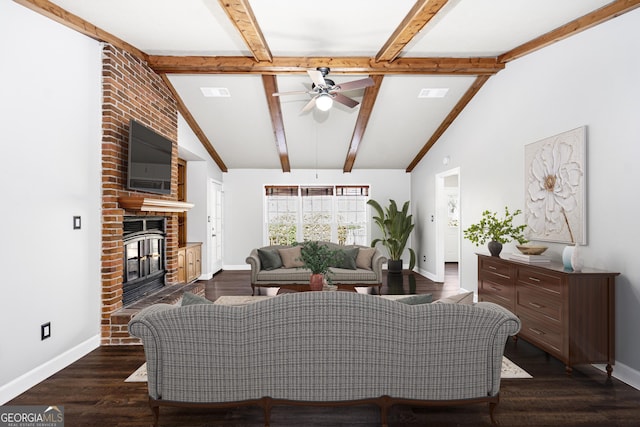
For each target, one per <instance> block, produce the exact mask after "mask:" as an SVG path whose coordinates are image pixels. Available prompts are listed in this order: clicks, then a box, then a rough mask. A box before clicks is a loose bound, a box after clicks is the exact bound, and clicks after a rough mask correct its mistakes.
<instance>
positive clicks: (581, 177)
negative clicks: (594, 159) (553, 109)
mask: <svg viewBox="0 0 640 427" xmlns="http://www.w3.org/2000/svg"><path fill="white" fill-rule="evenodd" d="M585 151H586V126H582V127H579V128H577V129H573V130H570V131H567V132H563V133H561V134H559V135H555V136H552V137H549V138H545V139H543V140H541V141H538V142H534V143H531V144H528V145H526V146H525V150H524V158H525V223H526V224H527V225H528V230H527V234H526V236H527V238H528V239H529V240H543V241H549V242H560V243H579V244H581V245H584V244H586V243H587V236H586V206H585V204H586V201H585V195H586V192H585V165H586V163H585Z"/></svg>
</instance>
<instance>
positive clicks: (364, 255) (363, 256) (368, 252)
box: [356, 248, 376, 270]
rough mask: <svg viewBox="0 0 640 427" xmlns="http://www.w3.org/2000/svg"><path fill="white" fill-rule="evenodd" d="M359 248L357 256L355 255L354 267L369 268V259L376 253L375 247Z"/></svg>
mask: <svg viewBox="0 0 640 427" xmlns="http://www.w3.org/2000/svg"><path fill="white" fill-rule="evenodd" d="M359 249H360V250H359V251H358V256H357V257H356V267H358V268H364V269H365V270H371V260H372V259H373V254H375V253H376V248H359Z"/></svg>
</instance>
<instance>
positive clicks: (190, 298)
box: [182, 292, 213, 307]
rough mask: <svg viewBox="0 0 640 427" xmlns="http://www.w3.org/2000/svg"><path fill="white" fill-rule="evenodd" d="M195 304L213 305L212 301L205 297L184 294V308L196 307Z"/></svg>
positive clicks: (189, 293)
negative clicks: (187, 306) (186, 306)
mask: <svg viewBox="0 0 640 427" xmlns="http://www.w3.org/2000/svg"><path fill="white" fill-rule="evenodd" d="M194 304H213V302H212V301H209V300H208V299H206V298H205V297H201V296H200V295H196V294H193V293H191V292H185V293H184V294H182V306H183V307H184V306H185V305H194Z"/></svg>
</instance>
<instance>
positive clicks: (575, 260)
mask: <svg viewBox="0 0 640 427" xmlns="http://www.w3.org/2000/svg"><path fill="white" fill-rule="evenodd" d="M581 252H582V250H581V249H580V245H579V244H577V243H576V246H575V247H574V248H573V253H572V254H571V268H573V271H581V270H582V267H583V266H584V263H583V262H582V253H581Z"/></svg>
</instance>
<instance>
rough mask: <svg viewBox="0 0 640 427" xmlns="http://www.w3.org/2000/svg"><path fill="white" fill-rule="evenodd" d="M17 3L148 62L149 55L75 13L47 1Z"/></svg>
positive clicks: (20, 0)
mask: <svg viewBox="0 0 640 427" xmlns="http://www.w3.org/2000/svg"><path fill="white" fill-rule="evenodd" d="M14 1H15V2H16V3H18V4H20V5H22V6H24V7H26V8H29V9H31V10H33V11H34V12H37V13H39V14H41V15H44V16H46V17H47V18H49V19H52V20H54V21H56V22H57V23H59V24H62V25H64V26H66V27H69V28H71V29H73V30H75V31H77V32H79V33H81V34H84V35H85V36H87V37H91V38H92V39H94V40H98V41H100V42H106V43H109V44H111V45H113V46H115V47H117V48H120V49H122V50H125V51H127V52H129V53H130V54H132V55H133V56H135V57H137V58H139V59H142V60H143V61H147V59H148V55H147V54H146V53H144V52H143V51H141V50H140V49H138V48H136V47H135V46H132V45H130V44H129V43H127V42H125V41H124V40H122V39H120V38H118V37H116V36H114V35H113V34H111V33H108V32H106V31H104V30H102V29H100V28H98V27H96V26H95V25H93V24H92V23H90V22H87V21H85V20H84V19H82V18H80V17H79V16H77V15H74V14H73V13H70V12H68V11H66V10H65V9H63V8H61V7H60V6H58V5H56V4H54V3H51V2H50V1H47V0H14Z"/></svg>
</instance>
